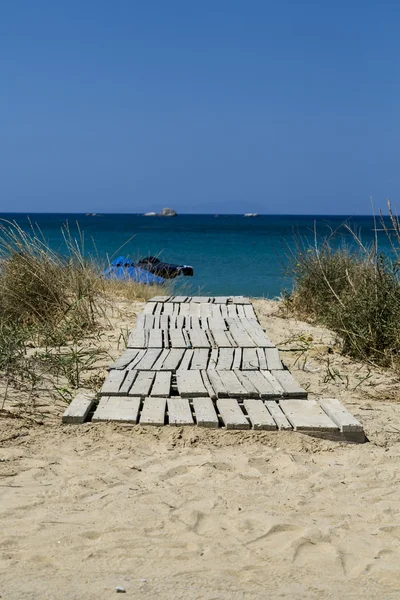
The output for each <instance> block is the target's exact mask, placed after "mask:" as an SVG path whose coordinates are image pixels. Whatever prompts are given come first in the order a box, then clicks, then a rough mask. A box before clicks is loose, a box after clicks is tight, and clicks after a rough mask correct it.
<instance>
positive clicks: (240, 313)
mask: <svg viewBox="0 0 400 600" xmlns="http://www.w3.org/2000/svg"><path fill="white" fill-rule="evenodd" d="M237 314H238V316H239V319H245V318H246V314H245V312H244V308H243V304H238V306H237Z"/></svg>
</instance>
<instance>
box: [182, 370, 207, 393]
mask: <svg viewBox="0 0 400 600" xmlns="http://www.w3.org/2000/svg"><path fill="white" fill-rule="evenodd" d="M176 383H177V387H178V392H179V395H180V396H182V398H194V397H196V396H207V395H208V394H207V390H206V388H205V386H204V383H203V379H202V377H201V373H200V371H178V372H177V374H176Z"/></svg>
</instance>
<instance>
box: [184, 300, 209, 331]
mask: <svg viewBox="0 0 400 600" xmlns="http://www.w3.org/2000/svg"><path fill="white" fill-rule="evenodd" d="M195 306H200V305H199V304H197V305H195ZM187 329H206V327H202V323H201V319H200V317H190V319H189V327H187Z"/></svg>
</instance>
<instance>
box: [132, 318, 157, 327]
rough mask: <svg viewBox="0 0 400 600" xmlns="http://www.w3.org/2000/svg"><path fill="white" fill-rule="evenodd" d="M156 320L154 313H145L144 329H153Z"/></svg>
mask: <svg viewBox="0 0 400 600" xmlns="http://www.w3.org/2000/svg"><path fill="white" fill-rule="evenodd" d="M154 320H155V316H154V315H144V326H143V327H142V329H152V328H153V327H154ZM136 329H137V328H136Z"/></svg>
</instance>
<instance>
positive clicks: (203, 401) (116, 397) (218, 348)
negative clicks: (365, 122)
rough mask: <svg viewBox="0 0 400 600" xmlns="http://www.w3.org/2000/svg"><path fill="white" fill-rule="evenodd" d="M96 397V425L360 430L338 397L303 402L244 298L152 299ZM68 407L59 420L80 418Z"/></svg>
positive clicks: (341, 433) (358, 433)
mask: <svg viewBox="0 0 400 600" xmlns="http://www.w3.org/2000/svg"><path fill="white" fill-rule="evenodd" d="M100 396H101V399H100V401H99V403H98V405H97V407H96V410H95V412H94V414H93V416H92V421H93V422H98V421H124V422H131V423H139V424H141V425H164V424H169V425H179V426H182V425H188V426H190V425H192V426H193V425H198V426H203V427H212V428H217V427H219V426H221V425H223V426H225V427H226V428H227V429H250V428H253V429H263V430H273V429H288V430H290V429H293V430H296V431H300V430H301V431H311V432H324V433H325V434H327V433H329V434H332V435H338V436H339V437H341V436H342V437H343V436H344V437H346V436H347V437H353V438H354V439H356V438H357V437H360V436H363V435H364V434H363V429H362V426H361V425H360V423H358V421H356V420H355V419H354V417H352V415H350V413H348V411H347V410H346V409H345V408H344V406H343V405H342V404H341V403H340V402H338V401H337V400H335V399H324V400H323V401H321V402H320V403H318V402H316V401H314V400H307V391H306V390H305V389H303V387H302V386H301V385H300V384H299V383H298V382H297V381H296V379H295V378H294V377H293V376H292V375H291V373H290V372H289V371H288V370H287V369H286V368H285V367H284V365H283V363H282V361H281V359H280V356H279V352H278V349H277V348H276V347H275V346H274V344H273V343H272V342H271V340H270V339H269V337H268V335H267V334H266V332H265V331H264V330H263V328H262V327H261V325H260V323H259V321H258V319H257V316H256V314H255V312H254V308H253V306H252V304H251V302H250V300H249V299H248V298H245V297H241V296H234V297H206V296H191V297H187V296H172V297H168V296H158V297H155V298H152V300H151V301H150V302H148V303H147V304H146V306H145V308H144V310H143V313H141V314H140V315H139V316H138V318H137V323H136V327H135V329H133V330H132V331H131V332H130V335H129V339H128V347H127V349H126V351H125V352H124V353H123V354H122V356H120V358H119V359H118V360H117V361H116V362H115V363H114V364H112V365H111V367H110V372H109V375H108V377H107V379H106V381H105V383H104V385H103V387H102V389H101V391H100ZM79 402H80V403H82V400H80V401H79ZM73 404H74V402H73V403H72V404H71V406H70V407H69V409H68V410H67V411H66V414H65V418H64V421H65V422H79V421H77V420H76V419H77V417H76V412H77V411H78V412H79V408H77V407H76V408H75V409H74V407H73ZM85 410H86V414H85V417H83V419H82V420H81V421H80V422H82V421H83V420H84V419H85V418H86V415H87V414H88V408H87V402H86V404H85ZM68 411H69V412H68ZM71 414H73V418H71ZM357 441H358V440H357Z"/></svg>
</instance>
